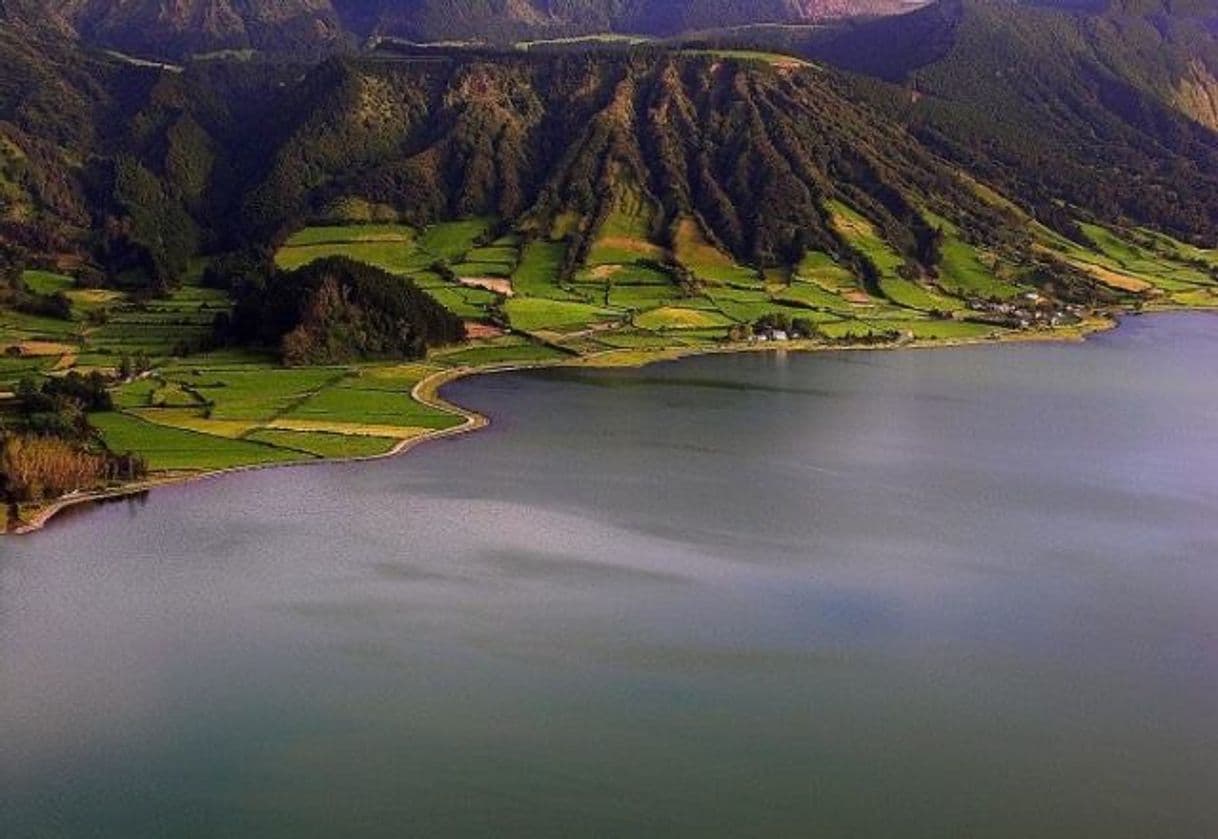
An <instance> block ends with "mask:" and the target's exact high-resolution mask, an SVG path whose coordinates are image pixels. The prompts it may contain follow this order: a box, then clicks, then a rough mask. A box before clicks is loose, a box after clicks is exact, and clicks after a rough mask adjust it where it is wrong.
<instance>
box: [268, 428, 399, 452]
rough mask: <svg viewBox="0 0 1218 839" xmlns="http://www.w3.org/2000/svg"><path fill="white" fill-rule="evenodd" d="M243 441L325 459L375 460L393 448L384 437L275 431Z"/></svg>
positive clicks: (393, 441)
mask: <svg viewBox="0 0 1218 839" xmlns="http://www.w3.org/2000/svg"><path fill="white" fill-rule="evenodd" d="M247 439H249V440H252V441H254V442H258V443H266V444H268V445H272V446H278V447H279V448H283V449H292V450H295V451H299V452H304V453H306V454H309V455H313V456H314V457H325V458H349V457H377V456H379V455H383V454H387V453H388V452H389V451H390V450H392V449H393V447H394V446H395V445H397V441H396V440H393V439H391V438H387V437H368V436H355V435H352V434H328V433H325V432H318V431H278V430H275V429H263V430H261V431H255V432H254V433H253V434H250V435H249V437H248V438H247Z"/></svg>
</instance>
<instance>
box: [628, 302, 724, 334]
mask: <svg viewBox="0 0 1218 839" xmlns="http://www.w3.org/2000/svg"><path fill="white" fill-rule="evenodd" d="M634 324H635V326H637V327H639V328H641V329H650V330H664V329H712V328H715V327H728V326H731V325H732V321H731V320H730V319H728V318H727V317H725V316H723V315H720V314H718V313H716V312H707V311H704V310H699V309H684V308H681V307H679V306H665V307H663V308H659V309H651V310H650V311H646V312H643V313H642V314H641V315H637V316H635V319H634Z"/></svg>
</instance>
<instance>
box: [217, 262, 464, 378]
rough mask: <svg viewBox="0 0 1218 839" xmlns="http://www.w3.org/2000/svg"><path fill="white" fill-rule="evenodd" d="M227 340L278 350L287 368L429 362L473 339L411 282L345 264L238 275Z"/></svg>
mask: <svg viewBox="0 0 1218 839" xmlns="http://www.w3.org/2000/svg"><path fill="white" fill-rule="evenodd" d="M230 289H231V291H232V293H233V295H234V298H235V300H236V304H235V307H234V310H233V314H232V317H231V319H220V320H219V321H218V323H217V329H218V331H219V332H220V334H219V335H218V337H219V338H220V339H222V340H226V341H230V342H237V343H243V344H256V345H261V346H266V347H275V348H277V349H278V350H279V352H280V354H281V356H282V358H283V361H284V362H285V363H286V364H293V365H295V364H332V363H339V362H349V361H355V360H359V359H376V358H421V357H423V356H424V355H426V353H427V350H428V348H429V347H435V346H442V345H445V344H453V343H457V342H460V341H463V340H464V339H465V325H464V323H463V322H462V321H461V320H460V318H458V317H456V316H455V315H453V314H452V313H451V312H449V311H448V310H447V309H445V308H444V307H443V306H441V305H440V304H439V303H437V302H436V301H435V300H433V299H432V298H431V297H430V296H428V295H427V294H426V292H424V291H423V290H421V289H419V288H418V287H417V286H415V285H414V283H413V282H411V281H410V280H408V279H403V278H402V277H395V276H393V275H392V274H388V273H386V272H384V271H382V270H380V269H379V268H374V267H372V266H369V265H365V264H363V263H359V262H353V261H352V260H349V259H346V258H343V257H330V258H328V259H323V260H319V261H317V262H314V263H312V264H310V265H307V266H305V267H304V268H300V269H298V270H296V271H275V270H273V269H272V270H267V271H265V272H263V273H251V272H249V271H248V270H247V271H245V272H243V273H240V274H236V275H233V277H232V280H231V284H230Z"/></svg>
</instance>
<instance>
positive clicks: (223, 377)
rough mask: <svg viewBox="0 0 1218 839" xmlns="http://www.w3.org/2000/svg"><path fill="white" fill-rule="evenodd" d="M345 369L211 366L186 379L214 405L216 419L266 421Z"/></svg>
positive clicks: (313, 391)
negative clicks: (244, 368)
mask: <svg viewBox="0 0 1218 839" xmlns="http://www.w3.org/2000/svg"><path fill="white" fill-rule="evenodd" d="M344 375H345V371H344V370H341V369H334V368H328V367H309V368H303V369H278V368H273V369H268V370H209V371H203V372H201V374H200V375H198V376H192V377H190V378H189V379H186V380H185V382H186V384H187V385H189V386H190V387H191V388H192V389H194V390H195V391H197V392H198V393H199V395H200V396H202V397H203V399H204V400H206V401H207V402H208V403H210V404H211V405H212V411H211V415H212V417H213V418H214V419H224V420H251V421H256V422H261V421H266V420H269V419H271V418H272V417H275V416H278V415H279V414H281V413H283V412H285V411H287V410H289V409H290V408H291V407H292V406H293V405H295V404H296V403H298V402H300V401H301V400H304V399H306V398H307V397H308V396H309V395H311V394H313V393H315V392H316V391H319V390H321V389H322V388H323V387H325V386H327V385H329V384H332V383H334V382H336V381H337V380H339V379H341V378H342V377H343V376H344Z"/></svg>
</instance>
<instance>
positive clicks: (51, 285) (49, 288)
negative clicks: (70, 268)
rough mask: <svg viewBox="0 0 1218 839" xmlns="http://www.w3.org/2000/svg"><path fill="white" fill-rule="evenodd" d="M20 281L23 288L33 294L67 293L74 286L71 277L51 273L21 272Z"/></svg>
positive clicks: (74, 282)
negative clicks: (23, 284)
mask: <svg viewBox="0 0 1218 839" xmlns="http://www.w3.org/2000/svg"><path fill="white" fill-rule="evenodd" d="M21 279H22V280H23V281H24V282H25V287H26V288H28V289H29V290H30V291H32V292H34V293H35V294H55V293H56V292H60V291H69V290H70V289H72V288H74V287H75V286H76V281H75V280H74V279H72V278H71V277H65V276H64V275H63V274H56V273H54V272H52V271H36V270H26V271H22V272H21Z"/></svg>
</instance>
